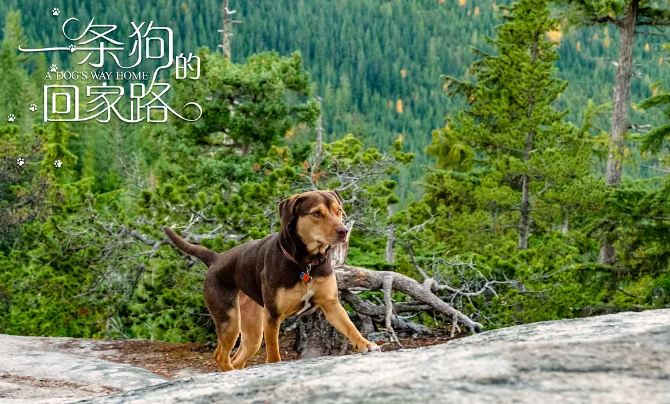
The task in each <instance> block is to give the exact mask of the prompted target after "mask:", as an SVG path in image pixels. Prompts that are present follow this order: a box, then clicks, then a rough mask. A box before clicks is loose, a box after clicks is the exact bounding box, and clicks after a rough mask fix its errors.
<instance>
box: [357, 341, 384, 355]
mask: <svg viewBox="0 0 670 404" xmlns="http://www.w3.org/2000/svg"><path fill="white" fill-rule="evenodd" d="M381 351H382V349H381V348H380V347H379V345H377V344H375V343H374V342H370V341H367V342H366V343H365V345H363V347H362V348H361V349H360V352H361V353H364V354H367V353H371V352H381Z"/></svg>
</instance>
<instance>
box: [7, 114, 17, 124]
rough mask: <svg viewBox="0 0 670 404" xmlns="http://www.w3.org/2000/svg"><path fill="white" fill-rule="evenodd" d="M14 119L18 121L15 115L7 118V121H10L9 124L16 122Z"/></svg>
mask: <svg viewBox="0 0 670 404" xmlns="http://www.w3.org/2000/svg"><path fill="white" fill-rule="evenodd" d="M14 119H16V117H15V116H14V114H9V116H8V117H7V121H9V122H14Z"/></svg>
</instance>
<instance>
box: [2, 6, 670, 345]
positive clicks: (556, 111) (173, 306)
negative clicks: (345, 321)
mask: <svg viewBox="0 0 670 404" xmlns="http://www.w3.org/2000/svg"><path fill="white" fill-rule="evenodd" d="M582 3H584V4H588V5H589V7H592V8H593V9H592V10H591V11H593V12H594V13H595V14H594V15H598V16H601V17H602V16H604V15H609V13H614V14H613V15H615V16H618V15H619V13H620V12H621V10H622V7H623V6H624V3H625V2H623V1H620V2H590V3H589V2H582ZM645 4H646V3H645ZM17 6H18V2H17V1H16V0H10V1H9V2H5V3H3V4H0V12H2V13H3V14H5V15H6V24H5V30H4V31H3V41H2V48H1V53H0V70H2V71H3V75H2V77H0V99H2V100H3V102H2V103H0V117H2V119H4V115H7V114H9V113H11V112H12V111H20V113H19V115H17V116H18V117H19V118H20V119H19V120H17V122H16V123H17V124H16V125H7V126H0V178H2V179H3V180H2V182H1V183H0V268H2V271H0V332H2V333H15V334H26V335H55V336H74V337H93V338H101V337H113V338H117V337H119V338H125V337H129V338H153V339H161V340H170V341H207V340H212V339H213V338H214V337H213V329H212V324H211V321H210V320H209V317H208V314H207V312H206V308H205V305H204V303H203V301H202V282H203V277H204V273H205V270H206V268H205V267H204V266H203V265H202V264H201V263H199V262H198V261H196V260H193V259H190V258H184V256H183V254H181V253H180V252H178V251H177V250H175V249H173V248H171V247H169V246H168V245H167V244H166V241H165V238H164V235H163V233H162V232H161V227H162V226H164V225H170V226H173V227H174V228H175V229H177V231H179V232H180V233H181V234H183V235H184V236H185V237H187V238H189V239H190V240H195V241H198V242H200V243H201V244H202V245H204V246H207V247H208V248H211V249H214V250H216V251H225V250H228V249H230V248H232V247H234V246H235V245H238V244H239V243H243V242H246V241H248V240H251V239H258V238H261V237H264V236H266V235H268V234H270V233H272V232H274V231H276V230H277V229H278V228H279V220H278V218H277V212H276V210H277V208H276V206H277V203H278V202H279V201H280V200H281V199H283V198H285V197H287V196H289V195H291V194H293V193H296V192H301V191H304V190H308V189H332V190H337V191H338V192H339V193H340V195H341V196H342V198H343V200H344V202H345V210H346V211H347V214H348V220H351V221H354V222H355V224H356V225H355V227H354V230H353V233H352V235H351V241H350V247H349V262H350V263H351V264H354V265H361V266H365V267H367V268H371V269H376V270H394V271H397V272H400V273H403V274H405V275H408V276H411V277H414V278H416V279H417V280H422V277H421V275H420V273H419V271H418V269H417V268H420V269H421V270H422V271H424V272H425V273H426V274H427V275H428V276H431V277H433V278H435V279H436V280H437V281H438V282H439V283H441V284H444V285H450V286H451V287H453V288H461V289H463V290H467V291H470V292H475V291H477V290H479V289H481V288H483V287H485V286H484V285H487V282H488V285H489V286H490V288H488V289H486V288H485V289H484V291H483V292H482V293H479V294H472V295H467V296H466V295H464V294H457V295H456V296H455V298H454V301H453V302H454V304H455V305H456V307H458V308H459V309H461V310H462V311H463V312H464V313H466V314H468V315H471V316H473V317H474V318H475V319H477V320H479V321H481V322H483V323H484V324H485V326H486V327H488V328H495V327H502V326H508V325H512V324H517V323H524V322H532V321H540V320H548V319H559V318H573V317H579V316H586V315H593V314H599V313H607V312H613V311H620V310H628V309H639V308H655V307H667V306H668V305H669V304H670V300H669V298H668V296H670V276H669V275H668V273H669V272H668V265H669V264H670V263H669V262H668V260H669V259H670V250H669V249H668V247H667V246H668V245H669V242H670V240H668V234H670V232H669V231H670V229H669V228H668V225H667V223H668V222H669V220H668V217H670V205H669V204H668V202H667V201H668V199H669V198H668V197H669V196H670V195H669V192H670V186H669V185H668V182H667V179H666V178H665V177H658V176H657V177H655V178H654V177H652V178H651V179H649V180H635V179H637V178H649V177H650V176H652V175H655V176H656V175H658V174H657V173H656V172H654V171H648V170H644V171H643V170H642V169H641V168H640V166H638V165H637V163H638V162H640V161H643V160H651V164H653V165H656V166H659V167H660V166H662V164H664V163H665V162H667V161H668V160H667V153H666V149H664V147H665V145H666V143H665V142H666V136H667V128H665V126H667V119H668V118H670V116H666V117H663V116H661V114H660V113H658V114H657V113H656V112H657V111H655V108H656V107H661V106H665V105H667V96H666V94H665V93H662V92H661V93H657V95H656V96H655V97H653V98H652V99H650V100H649V101H646V102H644V103H643V104H642V105H641V107H643V108H644V110H643V108H638V109H637V110H635V112H632V120H631V122H637V121H642V120H644V122H645V123H647V122H649V123H651V124H652V125H654V126H655V127H654V128H653V129H652V131H651V132H650V133H649V135H647V136H645V137H643V138H642V143H641V145H640V144H637V143H635V142H631V143H630V145H629V149H628V150H627V151H626V153H628V155H629V159H628V160H627V166H628V171H627V172H626V173H627V176H628V179H627V180H626V181H624V183H623V185H622V186H621V187H620V188H619V189H607V190H606V189H604V186H603V181H602V179H601V178H600V168H601V167H600V166H599V165H598V163H599V161H598V157H601V158H602V156H603V152H602V151H603V150H606V149H607V147H606V146H607V141H606V140H603V139H606V138H607V136H603V130H601V129H599V127H605V126H606V125H605V124H604V122H603V120H602V118H601V117H600V116H599V115H600V114H601V113H602V111H603V110H604V109H605V108H606V105H604V103H605V102H607V101H608V100H609V98H610V97H611V92H612V91H611V90H612V86H611V82H612V78H613V77H612V75H613V70H612V68H611V64H610V63H609V61H607V58H608V57H611V56H612V55H613V52H615V50H616V39H617V38H616V34H614V33H613V35H612V38H611V40H612V43H611V45H610V42H609V41H610V37H609V34H606V32H605V31H604V30H603V29H599V28H593V27H591V28H587V29H580V30H575V31H572V32H569V31H567V30H562V31H560V32H561V33H562V37H560V35H559V37H560V38H559V39H560V44H557V43H554V42H553V40H550V38H553V39H556V35H557V32H559V30H560V29H561V27H560V26H559V24H558V22H557V21H555V20H553V19H551V18H549V14H548V12H547V7H546V2H545V1H542V0H522V1H521V2H520V3H518V4H515V5H512V6H510V7H502V8H499V7H497V6H496V7H491V4H490V3H485V2H481V1H474V2H468V3H467V4H466V5H465V6H458V7H456V5H454V4H453V3H452V4H442V3H440V2H436V1H419V2H402V1H400V0H391V1H386V2H383V4H380V3H379V2H376V1H372V0H364V1H360V2H329V1H325V0H315V1H311V2H304V1H299V2H283V1H267V0H262V1H261V2H259V3H253V4H252V3H251V2H244V1H241V2H239V4H236V5H235V7H237V8H239V9H240V10H241V14H243V16H242V19H244V21H245V23H244V24H241V25H240V26H239V27H238V28H236V35H235V36H234V37H233V45H232V46H233V61H232V62H231V61H228V60H226V59H223V58H222V57H221V56H220V54H218V53H216V52H214V53H212V52H211V51H209V50H208V48H206V47H202V48H200V50H199V53H198V54H199V56H200V57H201V59H202V71H201V79H200V80H198V81H189V80H186V81H179V82H177V81H175V82H173V85H174V91H175V93H176V94H175V97H174V98H173V99H172V100H170V102H171V103H172V105H173V106H174V107H175V108H176V109H179V110H181V108H182V107H183V105H184V104H186V103H187V102H191V101H197V102H198V103H200V105H202V106H203V117H202V118H201V120H199V121H198V122H196V123H185V122H183V121H180V120H174V121H171V122H168V123H166V124H151V125H149V124H147V125H134V126H132V127H130V126H129V125H125V124H122V123H118V122H117V123H109V124H107V125H98V124H81V123H72V124H68V125H66V124H64V123H51V124H49V125H46V126H36V127H34V128H33V124H34V123H35V122H34V121H33V120H32V119H30V118H26V116H27V115H26V113H25V112H24V110H25V105H24V104H25V99H26V98H30V97H34V96H35V94H39V92H37V90H36V89H37V88H39V86H41V85H42V84H43V80H42V79H43V77H41V75H42V74H43V72H44V71H45V70H46V66H47V60H46V59H45V58H44V57H33V56H29V57H26V56H25V55H23V54H19V53H18V52H16V47H17V46H18V45H17V44H19V43H21V44H23V43H27V44H29V45H33V44H36V43H37V39H38V38H39V40H40V41H44V42H45V43H46V42H48V43H49V44H51V43H52V40H53V39H54V38H61V37H62V35H61V34H60V31H59V28H60V27H59V26H57V25H56V23H55V22H54V21H52V20H51V19H49V20H48V22H44V23H42V22H40V24H37V23H36V21H37V20H36V19H35V18H33V17H32V16H30V17H29V19H28V20H26V18H25V17H26V16H25V15H24V22H25V23H26V24H25V32H24V31H23V28H22V26H21V16H20V14H19V13H16V12H7V13H5V12H6V11H7V10H8V8H9V7H14V8H16V7H17ZM33 6H34V7H35V9H43V10H47V9H48V8H49V7H50V6H51V5H50V4H46V3H45V2H43V1H42V0H36V1H35V2H33ZM87 6H90V7H80V8H77V9H73V8H69V7H74V6H68V5H63V6H61V10H62V11H63V13H64V14H65V15H70V14H71V15H76V16H77V17H78V18H79V19H80V20H81V21H88V20H90V17H91V16H93V15H94V16H95V17H96V21H99V20H101V21H105V22H106V23H110V24H118V25H119V26H124V24H127V21H130V20H133V21H136V22H138V19H141V20H144V21H148V20H151V19H153V20H155V21H161V25H169V24H168V23H167V22H168V21H172V22H174V23H175V24H176V25H178V26H179V29H176V30H175V34H176V40H177V45H178V48H180V49H182V50H184V51H186V52H187V51H188V49H196V48H197V47H199V46H201V45H202V46H204V45H208V46H210V47H211V48H212V49H214V46H215V45H216V43H217V42H218V40H219V36H218V34H217V33H216V29H217V28H219V25H220V21H217V20H216V18H215V17H213V16H218V15H220V3H219V2H216V1H210V0H206V1H203V2H198V3H196V2H193V1H191V0H187V1H185V2H179V3H176V2H173V1H171V0H167V1H163V2H162V3H161V4H160V7H158V6H157V3H156V2H147V3H146V4H143V5H142V7H141V8H140V6H139V3H137V2H133V1H130V2H124V3H123V4H120V5H119V8H116V9H114V10H113V11H110V10H111V9H109V10H108V9H107V8H104V6H102V5H100V4H97V3H90V4H88V3H87ZM475 7H476V8H475ZM499 9H501V10H502V11H503V12H504V10H507V14H502V15H503V16H505V23H504V24H503V25H502V26H500V27H499V28H498V29H497V30H494V25H496V24H497V22H496V21H495V15H496V14H501V12H500V10H499ZM268 15H270V16H271V18H268ZM129 16H132V18H130V17H129ZM361 16H365V22H366V23H365V24H362V23H360V21H359V20H360V18H361ZM40 21H41V20H40ZM473 27H474V28H473ZM547 33H551V34H552V35H553V36H550V37H549V38H548V37H547ZM486 34H496V36H495V37H493V38H488V37H486ZM595 34H598V35H600V37H604V35H608V36H607V38H608V42H607V45H605V44H604V42H603V41H601V40H600V39H595ZM600 37H599V38H600ZM578 41H579V43H580V45H579V46H580V48H578V47H577V42H578ZM650 43H651V45H652V49H654V51H656V50H657V49H658V46H657V45H658V43H657V42H650ZM467 45H475V48H476V49H477V50H476V51H475V52H469V51H467V48H468V47H467ZM642 45H644V43H642V44H640V43H638V44H636V54H635V58H636V60H639V61H641V63H646V65H645V67H644V71H645V72H646V73H647V75H646V76H644V78H643V80H638V81H634V83H633V87H632V94H633V95H634V97H636V98H638V99H639V98H646V97H647V96H648V95H650V94H651V93H652V91H655V90H654V88H655V87H653V86H650V83H651V82H652V77H653V78H655V79H658V78H660V77H662V76H661V74H662V73H665V72H667V64H666V63H665V62H662V63H661V64H659V63H658V55H657V54H656V53H655V52H646V51H643V50H642V49H644V47H643V46H642ZM638 48H639V49H638ZM270 49H272V50H275V51H276V52H267V51H268V50H270ZM295 49H299V51H300V52H293V51H294V50H295ZM578 49H580V50H578ZM256 52H261V53H258V54H254V53H256ZM245 55H251V56H249V57H243V56H245ZM280 55H289V56H286V57H282V56H280ZM445 55H449V57H447V56H445ZM50 62H53V60H52V61H50ZM71 63H74V62H73V61H71V60H63V61H58V65H59V67H60V68H61V69H67V68H69V67H71V66H69V65H68V64H71ZM471 64H472V65H471ZM470 65H471V67H470V68H469V69H468V66H470ZM142 68H145V69H146V68H147V66H142ZM308 72H309V75H308ZM5 73H6V74H5ZM439 73H446V75H445V76H444V77H446V78H447V84H448V86H446V87H447V90H448V91H447V92H445V91H443V88H444V87H443V86H442V84H443V82H442V81H440V76H439ZM568 83H569V86H568V85H567V84H568ZM79 84H82V83H79ZM660 86H661V84H659V87H658V88H661V87H660ZM449 94H450V95H449ZM316 95H320V96H321V97H323V101H322V103H321V105H322V111H319V110H318V107H317V104H316V102H315V100H314V99H313V98H312V97H315V96H316ZM35 99H37V98H35ZM590 99H593V100H594V101H593V102H591V101H590ZM463 101H466V102H467V106H465V107H464V105H463ZM531 104H532V105H533V108H532V109H529V105H531ZM319 112H321V113H322V114H323V126H324V127H325V133H324V138H325V139H324V144H323V152H322V154H321V156H320V157H317V155H316V154H314V153H313V150H314V148H315V143H314V142H313V140H314V138H315V136H314V135H315V133H314V128H313V126H314V122H315V120H316V117H317V116H318V113H319ZM666 112H667V111H666ZM192 113H193V110H191V109H188V108H187V109H186V114H192ZM446 113H448V115H447V120H446V121H447V122H446V124H444V121H443V120H444V116H445V114H446ZM642 114H645V115H642ZM188 116H191V115H188ZM575 122H580V123H582V122H583V124H582V126H577V125H576V124H574V123H575ZM663 125H665V126H663ZM436 127H437V128H439V129H436V130H434V131H433V132H432V141H430V139H426V137H425V136H424V135H426V134H428V133H430V131H431V130H432V129H434V128H436ZM529 133H530V134H532V139H531V140H532V142H531V143H532V147H530V149H529V150H527V139H528V135H529ZM427 143H429V144H427ZM425 146H428V147H426V148H425V151H424V147H425ZM640 151H643V152H644V153H645V154H640ZM646 153H649V154H648V155H647V154H646ZM18 156H22V157H24V158H25V159H26V162H27V163H26V165H25V166H23V167H20V166H18V165H17V164H16V157H18ZM431 158H432V159H433V160H431ZM56 159H60V160H61V161H62V162H63V163H64V164H63V167H61V168H60V169H55V168H54V165H53V162H54V160H56ZM417 162H418V163H419V164H416V163H417ZM412 163H414V164H412ZM661 169H662V168H661ZM409 172H411V174H412V176H413V177H414V178H419V176H421V180H420V182H419V183H418V188H420V190H421V192H420V193H418V195H420V196H419V197H414V194H413V188H412V187H411V186H410V184H409V180H410V175H409V174H408V173H409ZM650 173H651V174H650ZM524 177H527V178H528V181H529V182H528V184H529V191H528V195H529V196H530V202H529V207H530V211H529V212H530V213H529V217H530V218H531V219H532V221H531V225H530V238H529V248H528V249H525V250H521V251H520V250H519V248H518V238H519V230H518V229H519V220H520V213H519V211H520V203H521V202H522V195H523V178H524ZM394 205H401V206H402V207H403V209H398V208H396V209H395V212H396V213H395V214H394V215H392V216H391V217H388V216H389V213H388V212H389V206H394ZM388 229H394V231H395V236H396V240H395V252H396V257H395V261H394V262H393V263H390V262H386V261H385V259H384V256H385V254H384V252H385V247H386V244H387V239H386V234H387V230H388ZM608 237H612V238H613V239H614V238H616V240H618V241H617V251H618V253H619V260H618V265H617V266H616V267H605V266H600V265H598V264H595V262H597V254H598V247H599V245H600V242H601V241H602V239H604V238H608ZM408 247H409V248H408ZM490 282H493V283H490ZM378 294H379V292H374V291H373V292H368V293H366V294H365V295H368V297H369V298H371V299H374V298H375V295H378ZM365 295H363V296H364V297H365ZM376 297H377V298H378V297H379V296H376ZM394 298H395V299H396V300H397V301H406V300H408V297H407V296H404V295H402V294H398V293H396V294H395V296H394ZM416 320H417V321H420V322H422V323H423V324H426V325H428V324H430V325H433V324H435V321H437V322H438V324H439V323H441V322H449V321H450V319H445V318H439V317H437V316H433V313H430V312H426V313H422V314H421V315H420V316H418V317H417V318H416Z"/></svg>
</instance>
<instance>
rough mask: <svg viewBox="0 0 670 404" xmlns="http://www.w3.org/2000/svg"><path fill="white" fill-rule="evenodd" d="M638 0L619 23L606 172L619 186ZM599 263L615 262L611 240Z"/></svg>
mask: <svg viewBox="0 0 670 404" xmlns="http://www.w3.org/2000/svg"><path fill="white" fill-rule="evenodd" d="M638 5H639V0H633V1H631V2H630V3H629V4H628V6H627V7H626V13H625V14H624V18H623V21H622V22H621V23H620V24H619V34H620V41H621V42H620V43H619V61H618V63H619V64H618V66H617V71H616V83H615V84H614V96H613V102H612V128H611V130H612V139H611V142H610V146H609V154H608V156H607V173H606V177H605V181H606V182H605V184H606V185H607V186H618V185H619V184H621V171H622V166H623V149H624V146H625V141H626V126H627V124H628V108H629V107H630V79H631V76H632V69H633V45H634V42H635V24H636V22H637V11H638ZM600 263H601V264H606V265H613V264H615V263H616V248H615V247H614V245H612V244H611V242H609V241H607V240H606V241H604V242H603V245H602V248H601V249H600Z"/></svg>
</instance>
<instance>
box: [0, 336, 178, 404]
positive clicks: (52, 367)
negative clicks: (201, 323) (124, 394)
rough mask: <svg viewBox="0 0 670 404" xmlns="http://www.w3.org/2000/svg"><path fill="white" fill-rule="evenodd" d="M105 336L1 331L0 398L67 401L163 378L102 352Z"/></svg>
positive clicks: (19, 403) (8, 403) (15, 402)
mask: <svg viewBox="0 0 670 404" xmlns="http://www.w3.org/2000/svg"><path fill="white" fill-rule="evenodd" d="M101 344H102V345H103V346H104V344H105V342H104V341H95V340H85V339H74V338H37V337H20V336H13V335H0V403H2V404H24V403H26V404H27V403H31V404H32V403H66V402H72V401H74V400H78V399H82V398H88V397H93V396H99V395H108V394H110V393H113V392H116V391H123V390H132V389H137V388H140V387H144V386H150V385H155V384H160V383H164V382H165V381H166V380H167V379H165V378H164V377H161V376H158V375H156V374H154V373H151V372H149V371H148V370H145V369H141V368H137V367H134V366H130V365H126V364H121V363H113V362H108V361H105V360H102V359H99V358H100V357H103V356H105V355H106V354H108V353H110V352H108V351H105V350H104V349H100V345H101Z"/></svg>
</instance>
